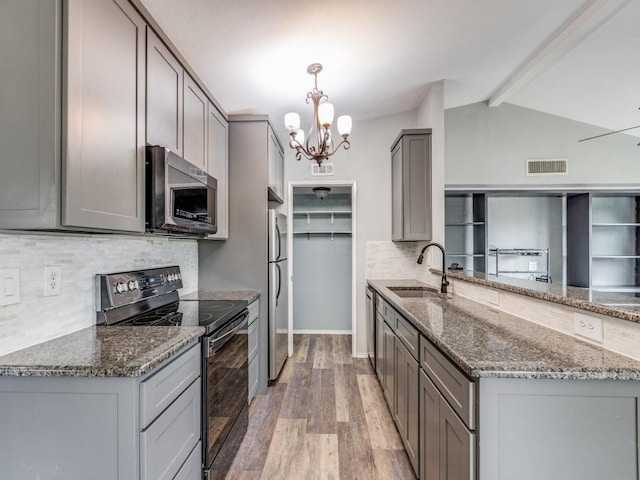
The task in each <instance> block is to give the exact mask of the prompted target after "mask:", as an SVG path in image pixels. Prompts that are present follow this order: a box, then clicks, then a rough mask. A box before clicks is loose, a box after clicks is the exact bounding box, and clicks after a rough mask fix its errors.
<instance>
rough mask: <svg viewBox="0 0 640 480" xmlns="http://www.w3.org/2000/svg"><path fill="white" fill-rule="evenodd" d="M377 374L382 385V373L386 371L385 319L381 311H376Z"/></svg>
mask: <svg viewBox="0 0 640 480" xmlns="http://www.w3.org/2000/svg"><path fill="white" fill-rule="evenodd" d="M375 315H376V374H377V375H378V381H379V382H380V383H382V372H383V371H384V367H383V365H384V364H383V362H384V361H385V357H384V318H383V317H382V314H381V313H380V310H379V309H376V312H375Z"/></svg>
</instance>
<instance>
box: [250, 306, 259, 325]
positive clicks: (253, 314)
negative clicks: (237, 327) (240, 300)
mask: <svg viewBox="0 0 640 480" xmlns="http://www.w3.org/2000/svg"><path fill="white" fill-rule="evenodd" d="M247 308H248V309H249V317H248V320H247V321H248V322H249V325H251V324H252V323H253V322H254V321H256V320H257V319H258V316H259V315H260V306H259V303H258V300H254V301H253V302H252V303H251V304H250V305H249V306H248V307H247Z"/></svg>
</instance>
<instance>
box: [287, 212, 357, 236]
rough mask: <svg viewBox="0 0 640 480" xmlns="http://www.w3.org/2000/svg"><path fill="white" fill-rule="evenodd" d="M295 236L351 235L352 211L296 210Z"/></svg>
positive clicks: (294, 213)
mask: <svg viewBox="0 0 640 480" xmlns="http://www.w3.org/2000/svg"><path fill="white" fill-rule="evenodd" d="M293 216H294V230H293V234H294V235H307V238H310V236H311V235H329V236H331V239H332V240H333V239H334V237H335V236H336V235H351V210H344V209H335V210H294V212H293Z"/></svg>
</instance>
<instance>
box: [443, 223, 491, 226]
mask: <svg viewBox="0 0 640 480" xmlns="http://www.w3.org/2000/svg"><path fill="white" fill-rule="evenodd" d="M484 224H485V222H460V223H455V222H454V223H445V224H444V226H445V227H471V226H476V225H484Z"/></svg>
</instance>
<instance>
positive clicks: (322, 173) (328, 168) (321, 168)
mask: <svg viewBox="0 0 640 480" xmlns="http://www.w3.org/2000/svg"><path fill="white" fill-rule="evenodd" d="M329 175H334V171H333V163H327V162H322V165H318V164H317V163H314V164H312V165H311V176H313V177H326V176H329Z"/></svg>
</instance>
